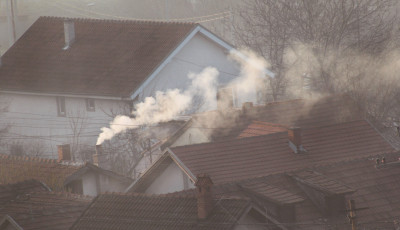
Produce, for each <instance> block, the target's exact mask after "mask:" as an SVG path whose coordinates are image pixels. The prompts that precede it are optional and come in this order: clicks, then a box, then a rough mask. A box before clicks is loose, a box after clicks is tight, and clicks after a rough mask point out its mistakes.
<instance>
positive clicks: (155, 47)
mask: <svg viewBox="0 0 400 230" xmlns="http://www.w3.org/2000/svg"><path fill="white" fill-rule="evenodd" d="M64 20H65V18H57V17H40V18H39V19H38V20H37V21H36V22H35V23H34V24H33V25H32V26H31V27H30V28H29V29H28V30H27V31H26V32H25V34H24V35H22V37H21V38H20V39H19V40H18V41H17V42H16V43H15V44H14V45H13V46H12V47H11V48H10V49H9V50H8V51H7V52H6V53H5V54H4V55H3V57H2V65H1V67H0V80H1V82H2V84H1V86H0V89H1V90H3V91H21V92H31V93H53V94H75V95H92V96H93V95H95V96H112V97H129V96H131V94H132V93H133V92H134V90H135V89H136V88H138V87H139V86H140V85H141V83H142V82H143V81H144V80H145V79H146V78H147V77H149V75H150V74H151V73H152V72H153V71H154V70H155V69H156V68H157V67H158V66H159V65H160V64H161V63H162V62H163V61H164V59H166V57H167V56H168V55H169V54H170V53H171V52H172V51H173V50H174V49H175V48H176V47H177V46H178V45H179V44H180V43H181V42H182V41H183V40H184V39H185V38H186V37H187V36H188V35H189V34H190V33H191V32H192V31H193V30H194V29H195V28H196V27H198V26H199V25H198V24H194V23H177V22H150V21H117V20H98V19H71V20H73V22H74V24H75V38H76V39H75V41H74V42H73V44H72V45H71V46H70V48H68V49H66V50H63V47H65V41H64V27H63V26H64V25H63V22H64Z"/></svg>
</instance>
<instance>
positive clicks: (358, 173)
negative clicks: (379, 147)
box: [175, 152, 400, 229]
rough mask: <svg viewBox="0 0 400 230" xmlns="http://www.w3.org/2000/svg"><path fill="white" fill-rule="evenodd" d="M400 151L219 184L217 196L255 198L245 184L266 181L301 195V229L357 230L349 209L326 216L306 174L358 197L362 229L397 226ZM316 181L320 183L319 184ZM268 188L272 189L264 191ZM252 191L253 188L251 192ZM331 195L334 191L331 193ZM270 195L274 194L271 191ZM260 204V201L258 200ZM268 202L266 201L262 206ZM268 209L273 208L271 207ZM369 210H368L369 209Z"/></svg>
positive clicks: (330, 188) (298, 215) (298, 218)
mask: <svg viewBox="0 0 400 230" xmlns="http://www.w3.org/2000/svg"><path fill="white" fill-rule="evenodd" d="M383 157H385V159H386V162H387V163H386V164H380V165H379V166H376V160H377V159H379V160H381V159H382V158H383ZM399 157H400V152H394V153H388V154H380V155H372V156H368V157H365V156H364V157H361V158H355V159H351V160H342V161H339V162H334V163H329V164H325V165H320V166H315V167H309V168H303V169H299V170H296V171H293V172H290V173H286V172H285V173H277V174H271V175H268V176H264V177H256V178H250V179H245V180H242V181H236V182H231V183H226V184H219V185H216V186H214V187H213V191H214V194H216V196H219V197H223V196H231V195H239V196H243V197H249V198H251V194H250V193H249V191H243V189H241V188H243V187H246V185H248V184H251V185H253V187H254V188H262V187H264V186H265V185H267V186H271V187H274V188H275V191H277V192H276V193H275V194H276V195H279V194H280V196H281V197H288V196H287V195H286V194H292V195H291V196H292V197H301V198H302V200H301V201H300V202H296V203H295V204H294V205H295V215H296V223H297V224H296V223H293V224H290V225H289V226H292V227H293V226H296V228H295V229H321V226H324V229H325V228H326V229H330V228H329V226H331V227H336V229H351V226H350V224H349V222H348V219H347V217H346V215H347V213H346V212H345V210H343V214H342V215H339V216H334V217H327V216H325V215H324V214H323V213H322V212H321V211H320V210H319V209H318V207H317V206H316V205H315V204H314V203H313V201H312V199H311V198H310V197H309V196H308V195H307V194H306V193H305V191H303V190H302V189H301V186H299V185H298V183H297V182H298V180H296V177H301V178H303V179H305V180H308V182H311V183H310V184H311V185H312V186H314V188H315V189H317V190H319V191H322V192H323V193H324V191H331V192H335V193H336V194H341V195H343V196H345V200H346V201H348V200H350V199H353V200H355V204H356V208H360V210H358V211H357V223H358V228H360V229H364V228H365V229H394V228H393V224H394V223H396V221H397V223H398V221H399V220H400V193H399V192H398V191H399V189H400V183H399V181H400V160H399V159H400V158H399ZM315 185H318V186H317V187H315ZM262 191H264V192H266V194H267V192H268V189H266V190H265V189H262ZM250 192H251V191H250ZM176 194H181V195H188V194H195V190H194V189H191V190H186V191H181V192H177V193H175V195H176ZM326 195H327V196H329V195H330V194H326ZM266 198H268V195H266ZM252 201H253V202H256V201H257V200H256V199H252ZM261 206H263V204H261ZM267 208H268V207H267ZM365 208H366V209H365Z"/></svg>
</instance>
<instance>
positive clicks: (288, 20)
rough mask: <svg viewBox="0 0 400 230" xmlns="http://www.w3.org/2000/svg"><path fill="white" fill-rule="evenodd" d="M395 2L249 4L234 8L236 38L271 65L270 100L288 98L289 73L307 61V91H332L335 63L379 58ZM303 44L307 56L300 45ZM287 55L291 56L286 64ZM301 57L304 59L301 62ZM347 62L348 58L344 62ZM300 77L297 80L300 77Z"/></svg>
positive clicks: (261, 0)
mask: <svg viewBox="0 0 400 230" xmlns="http://www.w3.org/2000/svg"><path fill="white" fill-rule="evenodd" d="M395 5H396V1H394V0H365V1H358V0H297V1H292V0H250V1H245V3H244V4H243V5H241V6H240V8H237V9H236V15H237V18H236V20H235V22H236V23H235V24H234V29H235V35H236V40H237V41H238V42H240V44H241V45H244V46H247V47H250V48H251V49H253V50H254V51H256V52H258V53H259V54H260V55H262V56H263V57H265V58H266V59H267V60H269V61H270V62H271V66H272V67H271V68H272V71H274V72H275V73H276V78H275V79H272V80H271V81H270V82H269V84H270V85H269V91H270V92H271V94H272V99H273V100H278V99H279V98H282V97H285V96H287V95H288V92H287V88H288V84H289V81H288V78H287V75H288V72H289V70H290V69H291V68H292V65H294V64H296V62H298V61H304V58H307V57H309V56H310V55H311V56H312V62H308V63H307V60H306V63H307V64H308V65H309V66H308V71H307V72H306V73H305V74H307V76H308V78H309V79H308V83H309V87H311V88H312V89H313V90H314V91H319V92H329V93H335V92H337V91H339V90H341V88H338V87H337V84H336V80H337V79H336V78H335V77H336V75H337V74H338V73H337V71H338V70H341V71H342V70H343V68H338V65H339V64H340V62H341V61H343V57H349V56H350V55H354V53H358V54H359V53H363V54H368V55H379V54H381V53H382V52H384V51H385V50H386V49H385V48H386V47H387V45H388V44H389V43H390V41H391V39H392V32H393V26H394V20H395V13H393V10H392V8H393V7H394V6H395ZM299 44H302V45H305V46H307V47H308V48H309V49H308V50H307V51H308V52H307V53H308V55H307V56H304V55H302V53H299V49H298V47H297V46H298V45H299ZM288 54H292V56H293V55H294V56H295V57H297V58H295V59H294V61H293V59H292V60H291V61H288V58H287V57H288ZM301 59H303V60H301ZM347 60H348V59H347ZM302 76H303V74H301V75H299V76H297V77H298V78H299V79H300V78H301V77H302Z"/></svg>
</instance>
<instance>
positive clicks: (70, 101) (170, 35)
mask: <svg viewBox="0 0 400 230" xmlns="http://www.w3.org/2000/svg"><path fill="white" fill-rule="evenodd" d="M233 49H234V48H233V47H232V46H231V45H229V44H228V43H226V42H224V41H223V40H222V39H220V38H218V37H217V36H215V35H214V34H212V33H211V32H209V31H208V30H207V29H205V28H204V27H202V26H201V25H199V24H195V23H175V22H150V21H116V20H96V19H66V18H57V17H40V18H39V19H38V20H37V21H36V22H35V23H34V24H33V25H32V26H31V27H30V28H29V29H28V30H27V31H26V32H25V34H24V35H23V36H22V37H21V38H20V39H19V40H18V41H17V42H16V43H15V44H14V45H13V46H12V47H11V48H10V49H9V50H8V51H7V52H6V53H5V54H4V55H3V56H2V57H1V62H0V63H1V64H0V81H1V82H2V84H1V85H0V93H1V102H2V103H3V105H4V108H5V112H3V113H1V116H2V121H3V122H2V125H8V127H9V129H8V133H7V134H6V135H5V137H3V138H2V140H4V143H2V145H1V146H2V147H3V151H9V152H13V153H15V152H18V151H20V149H21V148H25V152H31V154H35V153H38V152H41V153H42V155H43V153H44V155H47V157H49V156H50V157H52V156H53V154H54V155H55V153H56V145H60V144H71V148H72V152H73V153H74V157H75V158H77V159H79V157H80V156H79V154H77V153H78V152H80V153H81V154H83V152H84V151H85V150H86V151H87V150H94V145H95V140H96V138H97V135H98V134H99V132H100V130H99V129H100V128H101V127H104V126H107V125H108V123H109V122H110V121H111V120H112V117H113V116H115V115H116V114H118V113H121V112H122V111H126V110H129V109H132V104H133V103H135V102H140V101H142V100H143V99H144V98H145V97H148V96H153V95H154V94H155V92H156V91H165V90H167V89H174V88H178V89H181V90H184V89H186V88H187V87H188V86H189V84H190V79H188V74H189V73H199V72H201V71H202V70H203V69H204V68H205V67H209V66H211V67H215V68H216V69H218V70H219V73H220V75H219V82H218V84H219V85H220V86H224V85H226V84H227V83H228V82H230V81H232V80H233V79H235V78H237V77H238V76H239V68H238V65H237V63H234V62H233V61H231V60H230V59H229V58H228V57H227V55H228V54H229V52H230V51H232V50H233ZM242 57H243V58H246V57H244V56H242ZM267 73H269V72H267ZM229 90H231V91H230V92H232V94H228V95H229V96H230V97H233V98H232V103H234V105H236V106H241V104H242V103H243V102H244V101H253V102H254V103H257V98H256V93H254V94H253V96H251V98H248V97H247V98H241V97H240V95H235V94H234V91H235V89H229ZM232 90H233V91H232ZM209 104H210V105H212V106H211V107H209V108H205V109H206V110H208V109H214V108H215V107H216V103H209ZM213 107H214V108H213ZM203 109H204V108H203ZM92 146H93V147H92Z"/></svg>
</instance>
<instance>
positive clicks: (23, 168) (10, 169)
mask: <svg viewBox="0 0 400 230" xmlns="http://www.w3.org/2000/svg"><path fill="white" fill-rule="evenodd" d="M59 148H60V155H59V159H49V158H38V157H17V156H10V155H0V184H8V183H17V182H20V181H24V180H31V179H35V180H38V181H40V182H43V183H44V184H46V185H47V186H48V187H49V188H50V189H51V190H52V191H64V190H65V188H64V180H65V179H66V178H67V177H68V176H70V175H71V174H73V173H74V172H76V171H78V170H79V169H80V168H81V167H82V165H80V164H76V163H74V162H72V161H71V160H70V155H68V154H67V153H66V151H64V155H63V154H62V151H61V150H62V149H64V150H65V149H66V147H65V146H59Z"/></svg>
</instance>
